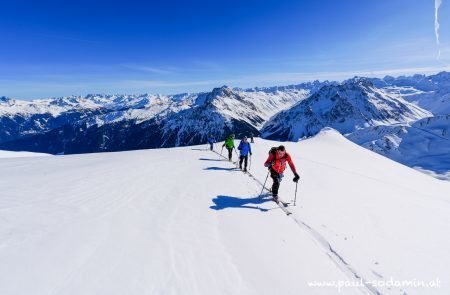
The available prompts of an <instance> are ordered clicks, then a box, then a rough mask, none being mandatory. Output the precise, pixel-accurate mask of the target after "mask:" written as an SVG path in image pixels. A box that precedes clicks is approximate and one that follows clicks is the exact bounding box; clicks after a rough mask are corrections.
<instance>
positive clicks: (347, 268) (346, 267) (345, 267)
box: [212, 150, 382, 295]
mask: <svg viewBox="0 0 450 295" xmlns="http://www.w3.org/2000/svg"><path fill="white" fill-rule="evenodd" d="M212 152H213V153H215V154H217V155H219V156H221V157H222V158H224V159H226V160H227V158H226V157H225V156H224V155H222V154H220V153H218V152H216V151H215V150H212ZM247 174H248V176H250V177H251V178H252V179H253V180H254V181H255V182H257V183H258V184H259V185H261V186H262V187H263V189H265V190H267V191H270V190H269V189H268V188H267V187H266V186H264V184H263V183H262V182H261V181H260V180H259V179H257V178H256V177H255V176H254V175H253V174H251V173H250V172H249V171H247ZM293 215H294V214H287V215H286V216H288V217H290V218H292V220H294V222H295V223H296V224H297V225H298V227H299V228H301V229H303V230H305V231H307V232H308V234H309V235H310V236H311V237H312V240H313V241H314V242H315V243H316V244H317V245H318V246H319V247H320V248H322V250H323V251H324V252H325V254H326V255H327V256H328V257H329V258H330V260H331V261H333V263H334V264H335V265H336V266H337V268H338V269H339V270H340V271H342V272H343V273H344V274H345V275H346V276H347V277H348V278H350V279H357V280H361V281H362V283H363V284H364V287H365V291H366V292H364V294H374V295H381V294H382V293H381V292H380V291H379V290H377V289H376V288H375V287H374V286H372V285H369V284H367V283H366V280H365V279H364V278H363V277H362V276H361V275H359V274H358V272H357V271H356V270H355V269H354V268H353V267H352V266H351V265H350V264H349V263H347V262H346V261H345V260H344V258H343V256H342V255H340V254H339V253H338V252H337V251H336V250H335V249H334V248H333V247H332V246H331V244H330V242H328V240H327V239H325V237H324V236H322V235H321V234H320V233H319V232H318V231H316V230H315V229H313V228H312V227H311V226H309V225H308V224H307V223H305V222H304V221H303V220H301V219H298V218H296V217H294V216H293Z"/></svg>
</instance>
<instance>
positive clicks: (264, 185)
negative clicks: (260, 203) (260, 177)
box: [258, 171, 270, 199]
mask: <svg viewBox="0 0 450 295" xmlns="http://www.w3.org/2000/svg"><path fill="white" fill-rule="evenodd" d="M269 174H270V171H268V172H267V176H266V180H264V184H263V187H262V190H261V193H260V194H259V196H258V199H261V195H262V193H263V191H264V188H265V187H266V182H267V178H269Z"/></svg>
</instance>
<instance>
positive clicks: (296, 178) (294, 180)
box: [292, 173, 300, 182]
mask: <svg viewBox="0 0 450 295" xmlns="http://www.w3.org/2000/svg"><path fill="white" fill-rule="evenodd" d="M294 175H295V177H294V179H292V181H293V182H298V180H299V179H300V176H299V175H298V174H297V173H295V174H294Z"/></svg>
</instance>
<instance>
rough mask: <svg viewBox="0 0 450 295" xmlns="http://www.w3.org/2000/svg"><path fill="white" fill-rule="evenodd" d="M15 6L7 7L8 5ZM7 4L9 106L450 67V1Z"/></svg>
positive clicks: (4, 66) (0, 57) (2, 30)
mask: <svg viewBox="0 0 450 295" xmlns="http://www.w3.org/2000/svg"><path fill="white" fill-rule="evenodd" d="M5 2H6V3H5ZM439 22H440V32H439V33H440V49H441V57H440V59H439V60H438V59H437V53H438V47H437V44H436V40H435V35H434V1H433V0H414V1H411V0H377V1H371V0H366V1H365V0H361V1H354V0H345V1H344V0H314V1H313V0H310V1H300V0H297V1H281V0H278V1H264V0H259V1H254V0H245V1H243V0H241V1H235V0H228V1H215V0H209V1H196V0H191V1H133V0H128V1H121V2H114V1H92V0H91V1H83V0H80V1H40V3H38V1H33V2H31V1H28V2H27V1H20V0H17V1H2V2H1V3H0V40H1V41H0V96H2V95H5V96H9V97H15V98H21V99H31V98H44V97H53V96H66V95H72V94H75V95H85V94H88V93H179V92H196V91H206V90H210V89H211V88H213V87H216V86H221V85H224V84H226V85H229V86H237V87H253V86H273V85H287V84H295V83H299V82H302V81H309V80H313V79H320V80H324V79H331V80H341V79H344V78H349V77H352V76H354V75H368V76H383V75H385V74H393V75H400V74H409V73H434V72H437V71H440V70H444V69H446V70H449V69H450V68H449V66H450V37H449V36H450V0H443V1H442V5H441V7H440V11H439Z"/></svg>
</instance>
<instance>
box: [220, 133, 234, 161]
mask: <svg viewBox="0 0 450 295" xmlns="http://www.w3.org/2000/svg"><path fill="white" fill-rule="evenodd" d="M222 146H223V147H226V148H227V150H228V160H229V161H231V159H232V157H233V149H234V134H231V135H229V136H228V137H227V139H225V143H224V144H223V145H222Z"/></svg>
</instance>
